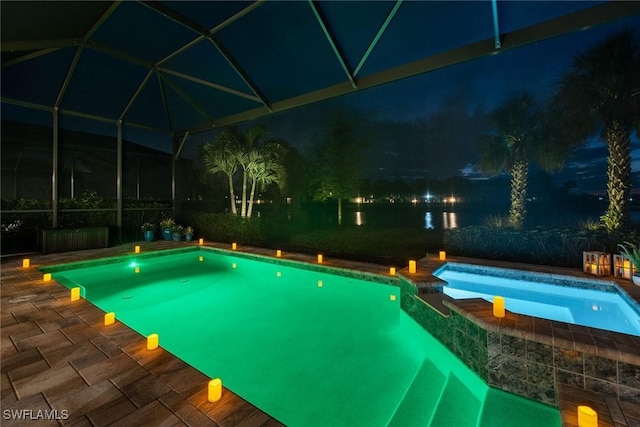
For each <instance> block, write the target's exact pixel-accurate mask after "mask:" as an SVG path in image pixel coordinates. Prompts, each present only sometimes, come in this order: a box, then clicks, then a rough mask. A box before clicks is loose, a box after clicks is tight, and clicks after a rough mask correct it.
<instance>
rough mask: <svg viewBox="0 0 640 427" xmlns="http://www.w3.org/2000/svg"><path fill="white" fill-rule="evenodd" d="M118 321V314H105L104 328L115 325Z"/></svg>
mask: <svg viewBox="0 0 640 427" xmlns="http://www.w3.org/2000/svg"><path fill="white" fill-rule="evenodd" d="M115 321H116V314H115V313H114V312H113V311H112V312H110V313H105V314H104V326H109V325H113V324H114V323H115Z"/></svg>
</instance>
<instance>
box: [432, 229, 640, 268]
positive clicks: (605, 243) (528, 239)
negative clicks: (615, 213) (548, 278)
mask: <svg viewBox="0 0 640 427" xmlns="http://www.w3.org/2000/svg"><path fill="white" fill-rule="evenodd" d="M634 236H637V231H626V232H619V233H607V232H606V230H604V229H602V228H601V229H598V230H585V229H572V228H543V227H534V228H531V229H524V230H516V229H508V228H503V229H496V228H491V227H486V226H471V227H463V228H457V229H451V230H447V231H446V232H445V235H444V247H445V248H446V250H447V251H448V252H450V253H451V254H453V255H460V256H468V257H475V258H487V259H497V260H504V261H515V262H525V263H534V264H543V265H559V266H566V267H577V268H579V267H581V265H582V252H583V251H593V250H598V251H604V252H610V253H614V252H616V249H617V244H618V243H619V242H621V241H628V240H633V239H634ZM635 239H636V240H637V237H635Z"/></svg>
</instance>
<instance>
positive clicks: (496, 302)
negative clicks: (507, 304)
mask: <svg viewBox="0 0 640 427" xmlns="http://www.w3.org/2000/svg"><path fill="white" fill-rule="evenodd" d="M493 315H494V316H495V317H499V318H502V317H504V298H503V297H497V296H496V297H493Z"/></svg>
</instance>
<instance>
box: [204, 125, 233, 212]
mask: <svg viewBox="0 0 640 427" xmlns="http://www.w3.org/2000/svg"><path fill="white" fill-rule="evenodd" d="M200 157H201V159H202V164H203V166H204V170H205V172H206V173H209V174H213V175H215V174H218V173H222V174H224V175H225V176H226V177H227V181H228V183H229V199H230V202H231V213H232V214H234V215H237V213H238V212H237V209H236V195H235V192H234V190H233V175H234V174H235V173H236V171H237V170H238V163H237V161H236V155H235V147H234V146H233V145H232V144H231V143H230V141H229V140H228V139H227V138H226V137H225V136H223V135H222V134H221V136H220V137H219V138H218V139H217V140H216V141H215V142H209V143H206V144H204V145H203V146H202V148H201V152H200Z"/></svg>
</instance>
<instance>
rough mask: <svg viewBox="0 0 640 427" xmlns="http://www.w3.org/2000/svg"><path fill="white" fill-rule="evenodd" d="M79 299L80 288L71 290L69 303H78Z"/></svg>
mask: <svg viewBox="0 0 640 427" xmlns="http://www.w3.org/2000/svg"><path fill="white" fill-rule="evenodd" d="M79 299H80V288H79V287H77V286H76V287H75V288H71V301H78V300H79Z"/></svg>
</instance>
